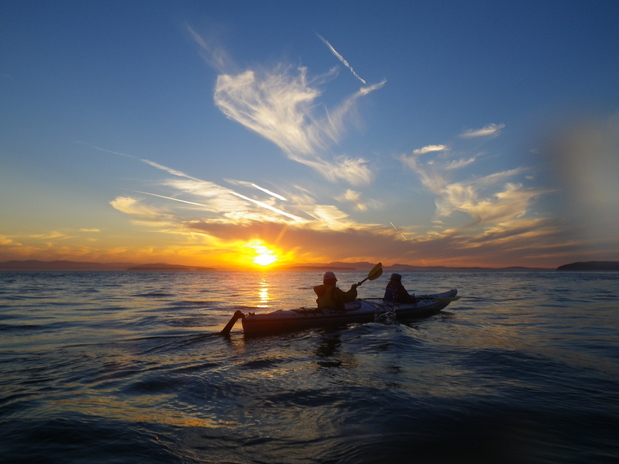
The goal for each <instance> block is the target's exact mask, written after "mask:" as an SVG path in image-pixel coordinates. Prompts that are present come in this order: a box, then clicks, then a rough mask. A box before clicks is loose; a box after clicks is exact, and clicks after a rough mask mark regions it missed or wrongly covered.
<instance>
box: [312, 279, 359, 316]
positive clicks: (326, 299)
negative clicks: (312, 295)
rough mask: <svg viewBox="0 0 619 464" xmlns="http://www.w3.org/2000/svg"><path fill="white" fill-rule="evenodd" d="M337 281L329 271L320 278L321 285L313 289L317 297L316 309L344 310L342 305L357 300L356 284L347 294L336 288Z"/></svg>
mask: <svg viewBox="0 0 619 464" xmlns="http://www.w3.org/2000/svg"><path fill="white" fill-rule="evenodd" d="M336 282H337V279H336V278H335V274H334V273H333V272H331V271H328V272H325V275H324V276H323V278H322V285H317V286H316V287H314V292H316V295H318V298H317V299H316V303H317V304H318V308H321V309H322V308H329V309H340V310H344V309H345V308H344V305H345V304H346V303H349V302H351V301H354V300H355V299H356V298H357V286H358V284H352V285H351V286H350V290H348V291H347V292H345V291H343V290H341V289H340V288H338V287H337V286H336Z"/></svg>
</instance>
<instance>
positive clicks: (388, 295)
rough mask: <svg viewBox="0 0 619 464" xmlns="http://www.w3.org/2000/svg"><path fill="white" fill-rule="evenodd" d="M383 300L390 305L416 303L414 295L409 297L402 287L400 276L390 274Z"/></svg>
mask: <svg viewBox="0 0 619 464" xmlns="http://www.w3.org/2000/svg"><path fill="white" fill-rule="evenodd" d="M383 300H385V301H390V302H392V303H416V302H417V299H416V298H415V295H410V294H409V293H408V292H407V291H406V289H405V288H404V285H402V276H401V275H400V274H396V273H393V274H391V279H390V280H389V283H388V284H387V287H386V288H385V296H383Z"/></svg>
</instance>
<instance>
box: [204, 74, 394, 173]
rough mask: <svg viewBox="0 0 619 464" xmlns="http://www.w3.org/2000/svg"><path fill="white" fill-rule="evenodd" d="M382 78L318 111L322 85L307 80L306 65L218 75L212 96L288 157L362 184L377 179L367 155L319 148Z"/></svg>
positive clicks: (334, 138)
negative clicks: (331, 156)
mask: <svg viewBox="0 0 619 464" xmlns="http://www.w3.org/2000/svg"><path fill="white" fill-rule="evenodd" d="M383 84H384V82H383V83H379V84H376V85H374V86H371V87H368V88H365V89H362V90H360V91H358V92H357V93H355V94H353V95H352V96H351V97H349V98H347V99H346V100H344V101H343V102H342V103H341V104H340V105H339V106H338V107H336V108H335V109H333V110H332V111H327V112H326V113H325V114H323V115H319V114H316V111H317V108H322V105H318V103H317V99H318V98H319V97H320V95H321V91H320V90H319V89H318V88H317V87H315V86H312V84H311V83H310V82H309V80H308V77H307V70H306V69H305V68H298V69H297V70H295V71H294V72H293V70H292V69H290V68H285V67H281V66H280V67H277V68H276V69H275V70H273V71H270V72H269V71H262V72H257V71H254V70H247V71H244V72H242V73H240V74H236V75H229V74H223V75H220V76H218V78H217V83H216V85H215V94H214V99H215V104H216V105H217V107H218V108H219V109H220V110H221V111H222V112H223V113H224V114H225V115H226V116H227V117H228V118H230V119H232V120H234V121H236V122H238V123H240V124H242V125H243V126H245V127H247V128H248V129H250V130H252V131H254V132H256V133H258V134H259V135H261V136H262V137H264V138H266V139H267V140H270V141H271V142H273V143H274V144H275V145H277V146H278V147H279V148H280V149H281V150H282V151H283V152H284V153H285V154H286V155H287V156H288V158H289V159H291V160H293V161H296V162H298V163H301V164H304V165H306V166H310V167H311V168H313V169H314V170H316V171H317V172H319V173H320V174H322V175H323V176H324V177H325V178H327V179H328V180H330V181H333V182H335V181H338V180H344V181H346V182H348V183H351V184H353V185H359V184H363V183H369V182H371V181H372V179H373V174H372V172H371V170H370V169H369V167H368V166H367V161H366V160H364V159H363V158H354V157H350V156H345V155H340V156H336V157H334V159H332V160H328V159H325V158H324V157H323V156H322V155H321V153H325V152H328V151H329V149H330V148H331V146H332V145H333V144H335V143H337V142H338V141H339V139H340V137H341V135H342V132H343V131H344V127H345V124H344V120H345V118H346V116H347V114H348V113H349V112H350V110H351V108H352V106H353V105H354V103H355V101H356V100H357V99H358V98H360V97H362V96H364V95H367V94H368V93H370V92H371V91H373V90H376V89H378V88H380V87H381V86H382V85H383Z"/></svg>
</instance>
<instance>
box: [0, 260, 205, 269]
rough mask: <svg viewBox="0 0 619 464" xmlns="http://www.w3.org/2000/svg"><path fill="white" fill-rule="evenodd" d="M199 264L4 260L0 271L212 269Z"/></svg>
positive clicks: (0, 263) (0, 264) (0, 265)
mask: <svg viewBox="0 0 619 464" xmlns="http://www.w3.org/2000/svg"><path fill="white" fill-rule="evenodd" d="M214 270H215V269H214V268H210V267H201V266H181V265H177V264H166V263H151V264H138V263H93V262H84V261H37V260H27V261H5V262H0V271H214Z"/></svg>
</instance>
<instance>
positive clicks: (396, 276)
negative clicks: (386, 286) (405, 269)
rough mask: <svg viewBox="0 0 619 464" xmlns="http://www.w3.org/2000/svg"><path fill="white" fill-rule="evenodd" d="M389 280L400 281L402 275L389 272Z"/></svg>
mask: <svg viewBox="0 0 619 464" xmlns="http://www.w3.org/2000/svg"><path fill="white" fill-rule="evenodd" d="M391 280H397V281H398V282H400V281H401V280H402V276H401V275H400V274H395V273H393V274H391Z"/></svg>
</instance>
